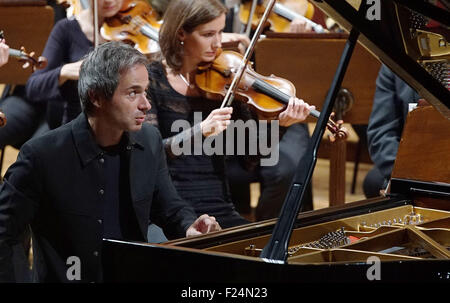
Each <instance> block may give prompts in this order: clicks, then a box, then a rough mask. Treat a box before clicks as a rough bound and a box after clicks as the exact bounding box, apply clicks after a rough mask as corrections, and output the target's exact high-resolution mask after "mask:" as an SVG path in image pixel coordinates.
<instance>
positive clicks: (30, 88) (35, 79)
mask: <svg viewBox="0 0 450 303" xmlns="http://www.w3.org/2000/svg"><path fill="white" fill-rule="evenodd" d="M122 3H123V0H98V19H99V25H100V26H101V25H102V23H103V20H104V18H107V17H111V16H114V15H115V14H116V13H117V12H118V11H119V10H120V8H121V7H122ZM91 4H92V3H91ZM91 7H93V6H92V5H91ZM99 40H100V42H103V41H101V38H99ZM93 47H94V26H93V10H92V9H90V8H89V9H85V10H83V11H81V13H80V14H78V15H77V16H75V17H71V18H68V19H62V20H60V21H58V22H57V23H56V24H55V26H54V27H53V29H52V32H51V33H50V36H49V38H48V40H47V43H46V45H45V48H44V52H43V54H42V55H43V56H44V57H46V58H47V59H48V65H47V67H46V68H45V69H42V70H39V71H36V72H35V73H33V74H32V75H31V77H30V78H29V80H28V82H27V85H26V92H27V96H28V98H29V99H30V100H32V101H34V102H48V109H47V112H48V119H49V121H48V122H49V124H50V127H51V128H55V127H57V126H59V125H61V124H64V123H66V122H69V121H70V120H72V119H73V118H75V117H76V116H77V115H78V114H79V113H80V112H81V108H80V104H79V98H78V89H77V83H78V81H77V80H78V75H79V71H80V66H81V62H82V58H83V56H84V55H86V54H87V53H88V52H89V51H90V50H92V49H93Z"/></svg>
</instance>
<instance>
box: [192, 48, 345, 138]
mask: <svg viewBox="0 0 450 303" xmlns="http://www.w3.org/2000/svg"><path fill="white" fill-rule="evenodd" d="M242 60H243V57H242V55H241V54H240V53H237V52H234V51H220V52H219V55H218V56H217V57H216V59H215V60H214V61H213V62H212V63H210V64H208V65H205V66H201V67H199V68H198V70H197V74H196V75H195V83H196V85H197V87H198V88H199V89H200V90H201V91H202V92H204V94H205V96H206V97H207V98H208V99H213V100H214V99H222V98H223V97H224V96H225V94H226V93H227V90H228V89H229V87H230V85H231V82H232V81H233V78H234V76H235V73H236V71H237V69H238V67H239V65H240V64H241V62H242ZM295 93H296V90H295V86H294V85H293V84H292V82H290V81H289V80H286V79H283V78H280V77H275V76H270V77H267V76H262V75H260V74H258V73H257V72H255V71H254V70H253V69H252V68H251V64H250V65H247V66H246V68H245V71H244V73H243V76H242V78H241V80H240V82H239V83H238V87H237V90H236V95H235V98H236V99H237V100H239V101H241V102H245V103H247V104H248V105H250V106H251V107H252V108H253V109H254V110H256V113H257V115H258V118H259V119H261V120H273V119H276V118H277V116H278V114H279V113H281V112H282V111H283V110H285V109H286V107H287V105H288V103H289V99H290V98H291V97H292V96H295ZM310 115H311V116H313V117H315V118H319V116H320V112H319V111H317V110H312V111H311V112H310ZM342 123H343V122H342V121H338V122H335V121H333V120H331V119H329V120H328V123H327V128H328V130H330V132H331V133H332V134H333V135H334V137H335V138H339V139H345V138H346V137H347V136H348V134H347V132H346V130H345V129H341V125H342Z"/></svg>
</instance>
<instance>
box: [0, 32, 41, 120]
mask: <svg viewBox="0 0 450 303" xmlns="http://www.w3.org/2000/svg"><path fill="white" fill-rule="evenodd" d="M3 39H4V34H3V31H2V30H0V41H1V40H3ZM8 51H9V56H10V57H14V58H17V59H18V60H19V61H21V62H24V64H23V66H22V67H23V68H27V67H29V66H31V67H32V69H33V71H34V70H36V69H41V68H44V67H46V66H47V59H46V58H44V57H39V58H38V59H37V60H36V59H34V52H31V53H29V54H27V53H26V51H25V48H24V47H23V46H22V47H21V48H20V50H17V49H13V48H9V50H8ZM5 125H6V116H5V114H4V113H3V112H2V111H0V127H2V126H5Z"/></svg>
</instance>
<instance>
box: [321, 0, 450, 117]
mask: <svg viewBox="0 0 450 303" xmlns="http://www.w3.org/2000/svg"><path fill="white" fill-rule="evenodd" d="M431 2H433V3H434V2H436V1H430V2H428V1H425V0H370V1H367V0H348V1H345V0H318V1H314V4H315V5H317V6H318V7H319V8H320V9H321V10H323V11H324V12H325V13H326V14H327V15H328V16H329V17H331V18H332V19H334V20H335V21H336V22H337V23H338V24H339V25H340V26H341V27H343V28H344V29H345V30H347V31H350V30H351V29H352V28H357V29H358V31H359V33H360V34H359V37H358V41H359V42H360V43H361V44H362V45H363V46H364V47H365V48H366V49H367V50H368V51H369V52H371V53H372V54H373V55H374V56H375V57H377V58H379V60H380V61H381V62H383V63H384V64H386V65H387V66H388V67H389V68H390V69H391V70H392V71H393V72H395V73H396V74H397V75H398V76H399V77H400V78H402V79H403V80H404V81H405V82H407V83H408V84H409V85H410V86H411V87H412V88H414V89H415V90H416V91H417V92H418V93H419V95H420V96H422V98H424V99H426V100H427V101H428V102H430V103H431V104H432V105H433V106H434V107H435V108H436V109H437V110H438V111H439V112H440V113H441V114H442V115H444V116H445V117H446V118H447V119H450V91H449V88H450V87H449V85H450V84H449V81H450V80H449V72H450V69H449V64H450V62H449V61H450V42H449V41H450V12H449V7H450V2H449V1H448V0H440V1H439V2H438V4H437V5H436V4H431ZM366 3H368V4H367V6H368V10H367V14H365V15H361V14H358V8H359V6H360V5H364V4H366ZM369 19H373V20H369ZM377 19H378V20H377Z"/></svg>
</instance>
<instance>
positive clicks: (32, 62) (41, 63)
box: [0, 31, 48, 71]
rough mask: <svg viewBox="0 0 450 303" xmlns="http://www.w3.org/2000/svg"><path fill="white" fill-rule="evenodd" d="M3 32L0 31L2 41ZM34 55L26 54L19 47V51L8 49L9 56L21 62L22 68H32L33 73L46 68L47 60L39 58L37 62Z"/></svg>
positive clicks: (23, 49) (32, 53)
mask: <svg viewBox="0 0 450 303" xmlns="http://www.w3.org/2000/svg"><path fill="white" fill-rule="evenodd" d="M3 38H4V35H3V31H0V39H3ZM34 55H35V53H34V52H31V53H29V54H28V53H27V52H26V50H25V47H23V46H22V47H21V48H20V50H18V49H13V48H10V49H9V56H10V57H15V58H17V59H18V60H19V61H20V62H23V63H24V64H23V65H22V67H23V68H28V67H29V66H31V67H32V69H33V71H35V70H36V69H42V68H45V67H46V66H47V63H48V61H47V58H45V57H42V56H40V57H39V58H38V59H37V60H36V59H35V58H34Z"/></svg>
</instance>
